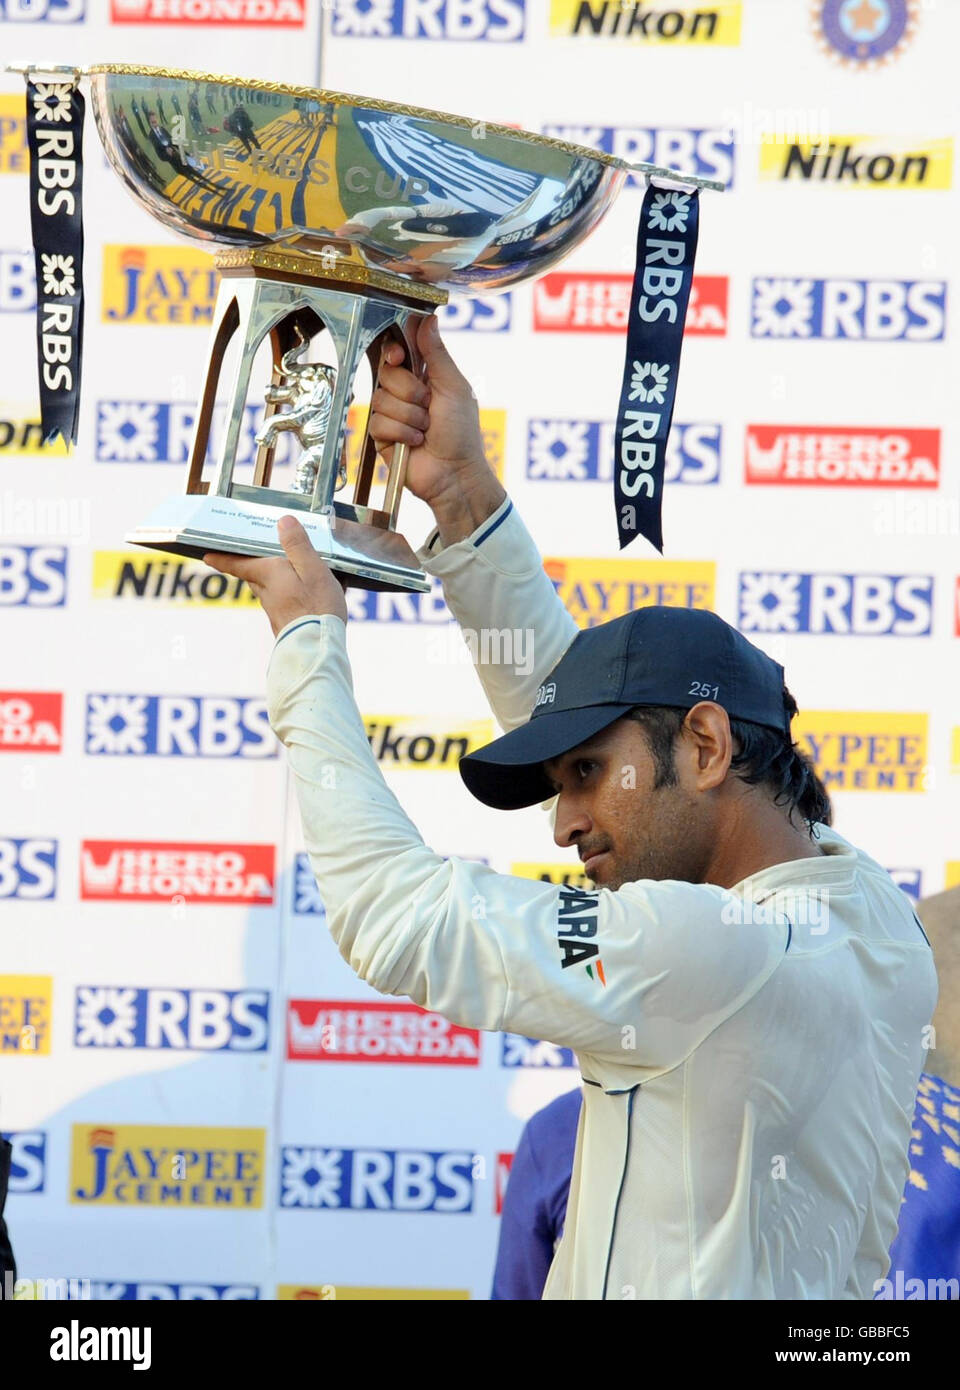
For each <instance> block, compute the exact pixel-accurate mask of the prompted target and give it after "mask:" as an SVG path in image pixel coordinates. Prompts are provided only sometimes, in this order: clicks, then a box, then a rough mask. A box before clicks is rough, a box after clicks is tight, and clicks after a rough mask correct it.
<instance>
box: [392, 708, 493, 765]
mask: <svg viewBox="0 0 960 1390" xmlns="http://www.w3.org/2000/svg"><path fill="white" fill-rule="evenodd" d="M365 726H366V730H367V741H368V743H369V744H370V748H371V750H372V752H373V756H374V757H375V758H376V760H377V762H378V763H381V764H383V765H386V766H387V767H393V768H417V767H426V768H433V769H435V770H439V771H448V770H452V769H454V768H456V766H457V764H458V763H459V761H460V759H461V758H463V757H465V756H466V754H467V753H472V752H473V750H474V749H475V748H481V747H482V746H483V745H484V744H485V743H489V742H490V741H491V740H492V739H493V737H494V730H493V722H492V720H489V719H477V720H472V721H471V722H469V723H467V724H450V725H447V726H446V727H444V726H443V724H442V721H438V722H434V721H432V720H430V721H428V720H425V719H423V718H422V717H415V716H412V715H400V716H399V717H398V716H394V715H368V716H367V718H366V720H365Z"/></svg>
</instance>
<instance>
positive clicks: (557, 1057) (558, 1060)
mask: <svg viewBox="0 0 960 1390" xmlns="http://www.w3.org/2000/svg"><path fill="white" fill-rule="evenodd" d="M500 1065H501V1066H502V1067H537V1068H540V1069H541V1070H543V1069H544V1068H547V1069H549V1068H551V1067H572V1066H575V1065H576V1061H575V1058H574V1055H573V1052H572V1051H571V1049H570V1048H569V1047H560V1046H559V1045H558V1044H557V1043H550V1042H541V1041H539V1040H538V1039H537V1038H524V1037H521V1036H520V1035H519V1034H518V1033H504V1034H503V1035H502V1037H501V1045H500Z"/></svg>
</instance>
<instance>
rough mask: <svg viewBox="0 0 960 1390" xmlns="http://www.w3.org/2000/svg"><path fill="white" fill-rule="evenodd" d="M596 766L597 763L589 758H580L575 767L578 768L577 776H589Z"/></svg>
mask: <svg viewBox="0 0 960 1390" xmlns="http://www.w3.org/2000/svg"><path fill="white" fill-rule="evenodd" d="M596 766H597V764H596V763H594V762H591V761H590V759H589V758H578V759H577V761H576V763H575V767H576V769H577V776H578V777H588V776H589V775H590V773H591V772H592V771H593V769H594V768H595V767H596Z"/></svg>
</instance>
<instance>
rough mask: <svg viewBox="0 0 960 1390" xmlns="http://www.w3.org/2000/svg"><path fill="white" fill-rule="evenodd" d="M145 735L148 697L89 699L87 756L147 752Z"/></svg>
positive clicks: (108, 696) (96, 697) (111, 696)
mask: <svg viewBox="0 0 960 1390" xmlns="http://www.w3.org/2000/svg"><path fill="white" fill-rule="evenodd" d="M146 734H147V697H146V695H90V696H89V697H88V699H87V752H88V753H145V752H146V751H147V740H146Z"/></svg>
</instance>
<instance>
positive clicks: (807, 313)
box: [547, 276, 947, 343]
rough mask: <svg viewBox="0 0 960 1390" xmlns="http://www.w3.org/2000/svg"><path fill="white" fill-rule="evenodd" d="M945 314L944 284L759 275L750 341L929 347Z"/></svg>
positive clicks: (940, 331)
mask: <svg viewBox="0 0 960 1390" xmlns="http://www.w3.org/2000/svg"><path fill="white" fill-rule="evenodd" d="M547 278H549V277H547ZM946 314H947V286H946V282H945V281H943V280H842V279H839V278H835V279H829V280H826V279H824V280H820V279H806V278H799V277H787V276H758V277H757V278H756V279H754V281H753V288H752V309H751V315H750V333H751V336H752V337H754V338H783V339H788V338H807V339H814V338H835V339H852V340H854V341H863V342H899V341H902V342H907V343H929V342H938V341H939V340H940V339H942V338H943V335H944V329H945V326H946Z"/></svg>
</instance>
